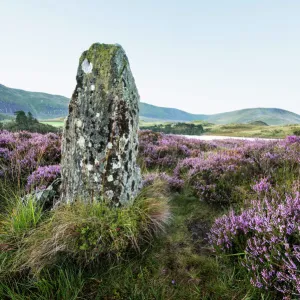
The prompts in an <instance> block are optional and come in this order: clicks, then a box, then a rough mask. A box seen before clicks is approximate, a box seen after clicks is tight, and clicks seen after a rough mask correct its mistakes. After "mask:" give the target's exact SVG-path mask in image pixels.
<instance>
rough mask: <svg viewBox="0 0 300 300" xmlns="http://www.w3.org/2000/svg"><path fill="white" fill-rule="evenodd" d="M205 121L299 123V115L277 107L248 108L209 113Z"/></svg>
mask: <svg viewBox="0 0 300 300" xmlns="http://www.w3.org/2000/svg"><path fill="white" fill-rule="evenodd" d="M206 121H209V122H212V123H215V124H229V123H242V124H243V123H252V122H255V121H261V122H264V123H266V124H268V125H285V124H299V123H300V115H297V114H295V113H293V112H290V111H287V110H284V109H279V108H248V109H241V110H236V111H231V112H225V113H221V114H215V115H210V116H208V117H207V119H206Z"/></svg>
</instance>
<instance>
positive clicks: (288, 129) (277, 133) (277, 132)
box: [200, 123, 300, 138]
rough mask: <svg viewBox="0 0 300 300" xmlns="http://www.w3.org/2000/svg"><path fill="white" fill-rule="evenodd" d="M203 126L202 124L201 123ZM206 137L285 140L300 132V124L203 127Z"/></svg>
mask: <svg viewBox="0 0 300 300" xmlns="http://www.w3.org/2000/svg"><path fill="white" fill-rule="evenodd" d="M200 124H201V123H200ZM203 127H204V130H205V134H206V135H217V136H237V137H261V138H285V137H286V136H288V135H293V134H294V132H295V131H298V132H300V124H295V125H279V126H276V125H272V126H262V125H251V124H228V125H210V124H208V125H206V126H205V123H204V125H203Z"/></svg>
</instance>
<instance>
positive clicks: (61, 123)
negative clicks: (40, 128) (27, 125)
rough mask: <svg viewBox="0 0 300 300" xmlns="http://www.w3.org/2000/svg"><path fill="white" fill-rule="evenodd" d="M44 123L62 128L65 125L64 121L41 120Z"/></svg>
mask: <svg viewBox="0 0 300 300" xmlns="http://www.w3.org/2000/svg"><path fill="white" fill-rule="evenodd" d="M40 123H42V124H46V125H51V126H53V127H57V128H61V127H63V126H64V121H40Z"/></svg>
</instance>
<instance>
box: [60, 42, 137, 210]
mask: <svg viewBox="0 0 300 300" xmlns="http://www.w3.org/2000/svg"><path fill="white" fill-rule="evenodd" d="M76 79H77V85H76V88H75V91H74V94H73V96H72V99H71V102H70V105H69V116H68V118H67V120H66V123H65V128H64V133H63V146H62V189H61V193H62V194H61V198H60V199H61V200H60V201H62V202H72V201H75V200H76V199H79V198H80V199H81V200H84V201H93V200H101V199H107V200H109V201H111V202H112V203H114V204H115V205H116V206H118V205H120V204H124V203H126V202H127V201H128V200H129V199H130V198H132V197H134V196H135V195H136V193H137V191H138V190H139V188H140V185H141V175H140V170H139V168H138V167H137V165H136V157H137V152H138V136H137V133H138V115H139V95H138V91H137V88H136V85H135V82H134V78H133V76H132V73H131V70H130V67H129V62H128V59H127V56H126V54H125V52H124V50H123V48H122V47H121V46H119V45H106V44H93V45H92V46H91V47H90V49H89V50H88V51H85V52H84V53H83V54H82V56H81V58H80V60H79V67H78V71H77V77H76Z"/></svg>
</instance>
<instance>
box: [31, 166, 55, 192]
mask: <svg viewBox="0 0 300 300" xmlns="http://www.w3.org/2000/svg"><path fill="white" fill-rule="evenodd" d="M58 177H60V166H59V165H53V166H44V167H39V168H38V169H37V170H36V171H34V172H33V173H32V174H31V175H30V176H29V177H28V179H27V185H26V188H27V190H30V189H36V190H42V189H45V188H46V187H47V186H48V185H50V184H51V183H52V182H53V181H54V180H55V179H56V178H58Z"/></svg>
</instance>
